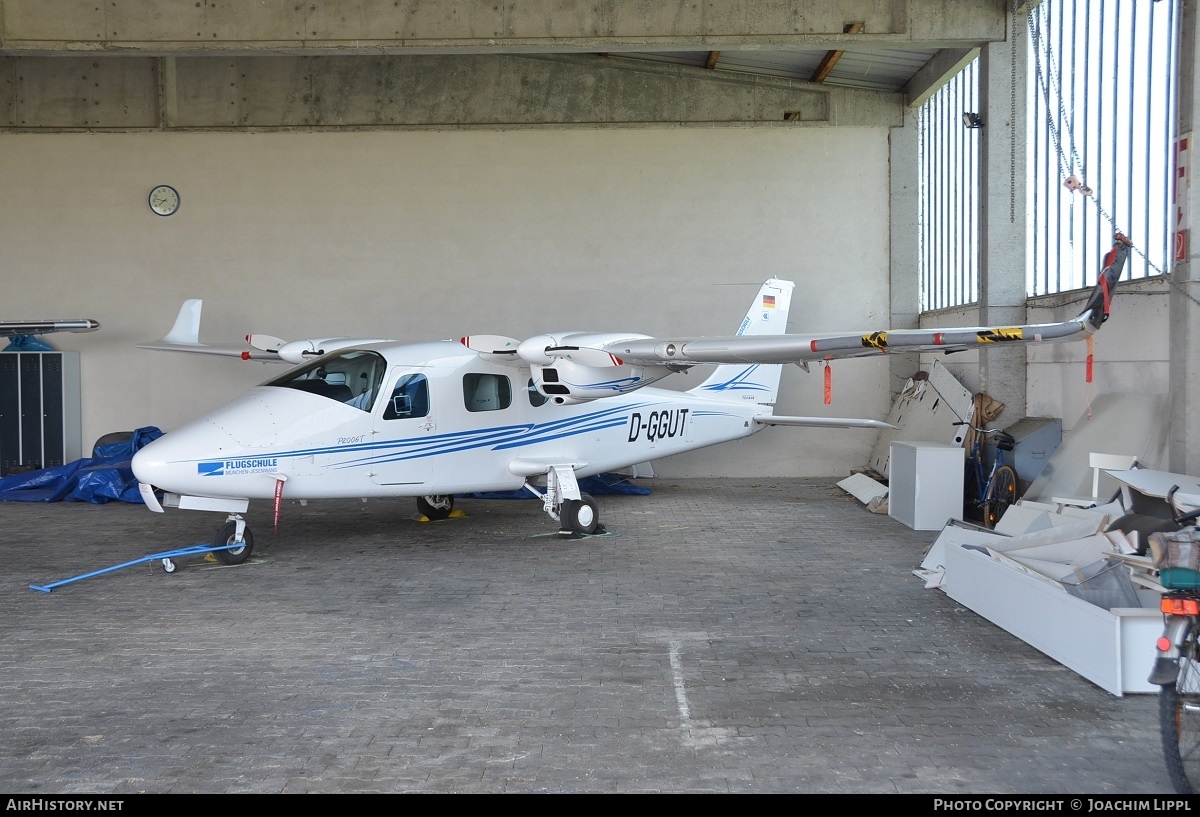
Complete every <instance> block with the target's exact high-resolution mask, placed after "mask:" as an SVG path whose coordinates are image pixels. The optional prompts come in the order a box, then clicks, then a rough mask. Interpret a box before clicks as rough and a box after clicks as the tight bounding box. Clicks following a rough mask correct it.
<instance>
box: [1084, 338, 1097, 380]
mask: <svg viewBox="0 0 1200 817" xmlns="http://www.w3.org/2000/svg"><path fill="white" fill-rule="evenodd" d="M1094 341H1095V338H1094V337H1093V336H1092V335H1088V338H1087V373H1086V374H1085V375H1084V380H1085V381H1086V382H1088V383H1091V382H1092V362H1093V360H1094V358H1095V354H1094V349H1095V347H1094Z"/></svg>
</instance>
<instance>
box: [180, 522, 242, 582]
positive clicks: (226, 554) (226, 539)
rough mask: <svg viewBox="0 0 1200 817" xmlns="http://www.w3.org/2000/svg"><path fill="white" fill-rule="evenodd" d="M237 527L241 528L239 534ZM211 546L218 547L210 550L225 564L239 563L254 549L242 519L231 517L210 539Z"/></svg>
mask: <svg viewBox="0 0 1200 817" xmlns="http://www.w3.org/2000/svg"><path fill="white" fill-rule="evenodd" d="M239 528H241V535H240V536H239V534H238V529H239ZM212 546H213V547H214V548H219V550H214V551H213V552H212V554H213V556H216V557H217V561H219V562H221V563H222V564H227V565H240V564H241V563H242V562H244V561H246V560H247V559H249V558H250V553H251V551H253V550H254V535H253V534H251V533H250V529H249V528H247V527H246V523H245V521H244V520H242V519H231V520H229V521H228V522H226V523H225V524H224V525H222V526H221V527H220V528H218V529H217V535H216V536H214V537H213V539H212ZM231 546H232V547H231ZM163 567H164V568H166V565H165V564H164V565H163ZM167 572H168V573H170V572H171V570H170V569H168V570H167Z"/></svg>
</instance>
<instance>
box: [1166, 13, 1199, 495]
mask: <svg viewBox="0 0 1200 817" xmlns="http://www.w3.org/2000/svg"><path fill="white" fill-rule="evenodd" d="M1181 5H1182V16H1181V19H1180V24H1179V74H1178V76H1179V90H1178V94H1179V95H1178V99H1179V133H1180V135H1181V137H1186V138H1187V139H1188V150H1187V152H1186V155H1189V156H1190V155H1192V154H1194V153H1195V151H1196V148H1195V147H1194V146H1193V145H1192V142H1193V141H1194V137H1195V132H1194V131H1195V127H1196V123H1195V112H1196V110H1197V108H1198V107H1200V106H1198V105H1197V102H1198V99H1197V93H1198V92H1200V66H1198V65H1197V61H1196V52H1197V48H1196V44H1197V41H1198V40H1200V2H1198V0H1183V3H1182V4H1181ZM1180 171H1181V172H1182V174H1184V175H1182V176H1177V185H1178V186H1177V194H1178V196H1179V197H1180V198H1179V199H1177V201H1178V202H1179V204H1181V205H1182V206H1184V207H1185V208H1186V209H1185V210H1184V213H1185V214H1186V215H1185V220H1184V223H1183V224H1181V225H1179V226H1180V228H1181V229H1186V230H1187V238H1188V241H1187V253H1186V257H1184V258H1183V259H1182V260H1177V261H1176V263H1175V269H1174V271H1173V272H1172V280H1173V283H1174V286H1172V288H1171V300H1170V325H1171V332H1170V347H1169V348H1170V351H1169V355H1168V357H1169V361H1170V365H1169V367H1168V377H1169V378H1170V416H1171V428H1170V436H1169V443H1168V446H1167V462H1168V465H1167V468H1168V469H1169V470H1171V471H1174V472H1176V473H1182V474H1197V473H1200V376H1198V375H1197V361H1200V264H1198V263H1196V255H1197V253H1196V236H1197V232H1196V214H1197V213H1200V185H1197V184H1192V183H1190V181H1191V174H1192V170H1191V168H1190V167H1187V166H1186V165H1185V166H1182V167H1181V168H1180Z"/></svg>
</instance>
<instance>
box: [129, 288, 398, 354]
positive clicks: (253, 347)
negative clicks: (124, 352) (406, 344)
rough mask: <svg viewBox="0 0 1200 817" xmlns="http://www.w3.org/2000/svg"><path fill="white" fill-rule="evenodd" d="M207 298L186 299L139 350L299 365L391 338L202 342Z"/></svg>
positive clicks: (256, 337) (258, 338) (251, 337)
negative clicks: (164, 329)
mask: <svg viewBox="0 0 1200 817" xmlns="http://www.w3.org/2000/svg"><path fill="white" fill-rule="evenodd" d="M203 306H204V301H203V300H202V299H200V298H192V299H190V300H187V301H184V302H183V306H181V307H180V308H179V314H178V315H177V316H176V317H175V324H174V325H173V326H172V327H171V331H170V332H168V333H167V334H165V335H163V337H162V338H160V339H159V340H157V341H153V342H149V343H139V344H138V348H139V349H153V350H155V351H158V352H187V353H190V354H196V355H217V356H219V357H237V358H241V359H242V360H260V361H270V362H273V363H288V364H293V365H294V364H297V363H301V362H303V361H305V360H307V359H309V358H312V357H318V356H320V355H323V354H325V353H326V352H332V351H335V350H337V349H343V348H345V347H347V346H357V345H359V344H363V343H380V342H384V341H387V340H388V338H344V337H338V338H306V339H304V340H294V341H291V342H288V341H284V340H282V339H280V338H277V337H274V336H272V335H261V334H251V335H246V343H245V344H244V345H240V346H232V345H213V344H208V343H201V342H200V312H201V309H202V308H203Z"/></svg>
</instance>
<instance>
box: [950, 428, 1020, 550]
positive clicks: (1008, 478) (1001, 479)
mask: <svg viewBox="0 0 1200 817" xmlns="http://www.w3.org/2000/svg"><path fill="white" fill-rule="evenodd" d="M954 425H956V426H967V427H968V428H970V429H971V430H972V431H974V432H975V443H974V445H972V446H971V453H970V454H969V455H968V456H967V464H966V467H967V473H966V477H967V479H966V484H965V485H964V486H963V487H964V491H963V500H964V504H965V505H966V506H968V507H970V508H971V509H972V510H973V511H974V512H975V513H974V515H975V516H976V517H977V518H979V519H980V521H981V522H982V523H983V526H984V527H985V528H987V529H988V530H991V529H992V528H995V527H996V523H997V522H999V521H1000V517H1002V516H1004V512H1005V511H1006V510H1007V509H1008V506H1009V505H1013V504H1015V503H1016V501H1017V471H1016V469H1015V468H1013V466H1011V465H1008V464H1007V463H1005V461H1004V452H1005V451H1012V450H1013V448H1014V447H1016V443H1017V441H1016V439H1015V438H1014V437H1013V436H1012V435H1011V434H1009V433H1008V432H1006V431H1002V430H1001V429H998V428H978V427H977V426H973V425H971V422H970V420H961V421H959V422H956V423H955V424H954ZM989 437H992V438H994V439H995V441H996V456H995V457H994V458H993V459H992V467H991V470H988V471H986V472H985V470H984V464H983V444H984V441H985V440H986V439H987V438H989Z"/></svg>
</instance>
